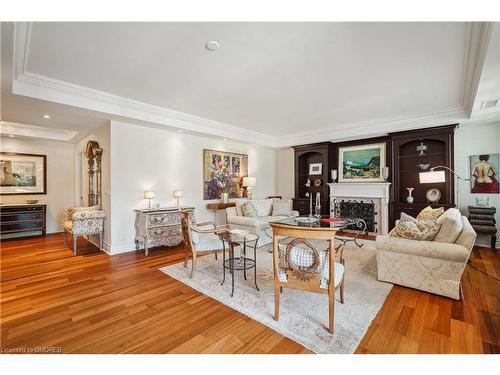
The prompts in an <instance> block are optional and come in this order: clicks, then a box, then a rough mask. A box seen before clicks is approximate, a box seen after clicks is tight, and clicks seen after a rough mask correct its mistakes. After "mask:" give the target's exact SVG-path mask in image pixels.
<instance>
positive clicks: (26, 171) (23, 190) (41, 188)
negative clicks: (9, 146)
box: [0, 152, 47, 195]
mask: <svg viewBox="0 0 500 375" xmlns="http://www.w3.org/2000/svg"><path fill="white" fill-rule="evenodd" d="M15 194H19V195H21V194H47V156H46V155H34V154H21V153H16V152H0V195H15Z"/></svg>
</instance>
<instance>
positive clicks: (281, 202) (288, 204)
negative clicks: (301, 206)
mask: <svg viewBox="0 0 500 375" xmlns="http://www.w3.org/2000/svg"><path fill="white" fill-rule="evenodd" d="M291 214H292V201H291V200H290V199H275V200H274V201H273V212H272V215H273V216H290V215H291Z"/></svg>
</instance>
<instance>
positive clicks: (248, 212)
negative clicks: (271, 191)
mask: <svg viewBox="0 0 500 375" xmlns="http://www.w3.org/2000/svg"><path fill="white" fill-rule="evenodd" d="M241 211H242V212H243V216H248V217H257V216H259V215H258V214H257V210H256V209H255V208H254V206H253V204H252V203H250V202H246V203H245V204H244V205H243V206H241Z"/></svg>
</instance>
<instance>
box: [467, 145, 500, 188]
mask: <svg viewBox="0 0 500 375" xmlns="http://www.w3.org/2000/svg"><path fill="white" fill-rule="evenodd" d="M469 164H470V183H471V187H470V192H471V193H472V194H499V193H500V182H499V181H498V173H499V171H500V154H499V153H493V154H481V155H470V156H469Z"/></svg>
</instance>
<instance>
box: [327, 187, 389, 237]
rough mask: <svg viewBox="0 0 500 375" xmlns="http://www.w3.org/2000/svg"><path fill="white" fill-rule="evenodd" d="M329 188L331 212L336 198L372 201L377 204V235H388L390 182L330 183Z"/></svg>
mask: <svg viewBox="0 0 500 375" xmlns="http://www.w3.org/2000/svg"><path fill="white" fill-rule="evenodd" d="M328 186H329V187H330V212H331V211H332V207H333V205H332V202H333V200H334V199H335V198H336V199H343V200H349V199H352V200H358V201H369V200H372V201H373V202H374V203H375V212H376V215H375V221H376V222H377V225H376V228H377V234H387V233H388V231H389V188H390V186H391V183H390V182H341V183H329V184H328Z"/></svg>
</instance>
